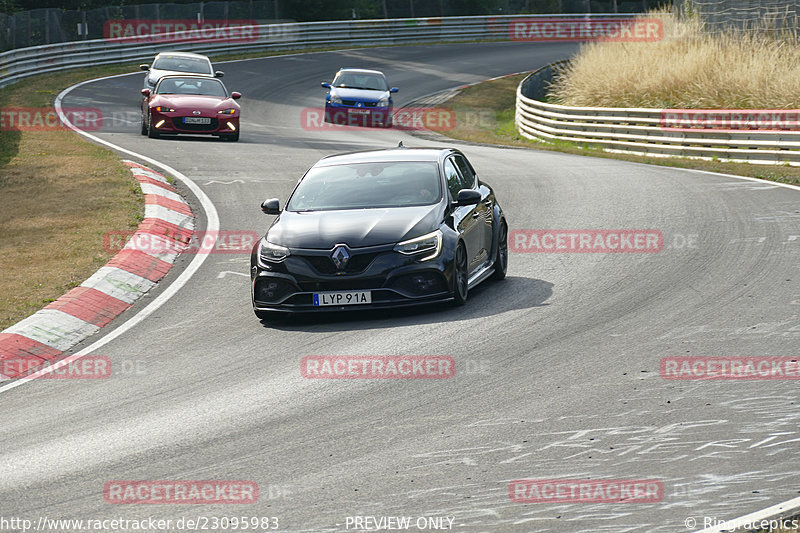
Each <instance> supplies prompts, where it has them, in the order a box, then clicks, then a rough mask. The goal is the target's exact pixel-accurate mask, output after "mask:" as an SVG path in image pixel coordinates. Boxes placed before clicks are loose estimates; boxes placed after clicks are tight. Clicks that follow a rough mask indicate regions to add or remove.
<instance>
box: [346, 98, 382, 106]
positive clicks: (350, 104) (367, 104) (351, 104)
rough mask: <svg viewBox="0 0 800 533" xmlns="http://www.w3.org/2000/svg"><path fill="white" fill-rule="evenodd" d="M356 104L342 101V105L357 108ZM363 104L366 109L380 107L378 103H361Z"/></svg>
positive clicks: (352, 101)
mask: <svg viewBox="0 0 800 533" xmlns="http://www.w3.org/2000/svg"><path fill="white" fill-rule="evenodd" d="M356 102H357V101H356V100H342V105H346V106H350V107H355V105H356ZM361 104H362V105H363V106H364V107H376V106H377V105H378V102H361Z"/></svg>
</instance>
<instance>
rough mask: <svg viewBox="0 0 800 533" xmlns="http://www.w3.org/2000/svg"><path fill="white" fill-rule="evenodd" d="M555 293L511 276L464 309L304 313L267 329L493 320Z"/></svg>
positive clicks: (488, 284)
mask: <svg viewBox="0 0 800 533" xmlns="http://www.w3.org/2000/svg"><path fill="white" fill-rule="evenodd" d="M552 294H553V284H552V283H550V282H547V281H543V280H540V279H532V278H523V277H508V278H506V279H505V280H503V281H501V282H492V281H485V282H483V283H481V284H480V285H478V286H477V287H476V288H475V289H473V290H471V291H470V292H469V299H468V300H467V303H466V304H465V305H464V306H463V307H452V306H451V305H449V304H447V303H443V304H429V305H420V306H415V307H405V308H400V309H369V310H363V311H347V312H323V313H302V314H296V315H286V316H278V318H276V319H270V320H262V321H261V323H262V325H263V326H264V327H265V328H270V329H276V330H281V331H304V330H313V331H353V330H368V329H378V328H394V327H400V326H409V325H420V324H439V323H442V322H455V321H458V320H470V319H473V318H481V317H489V316H492V315H498V314H500V313H504V312H506V311H513V310H516V309H529V308H533V307H543V306H546V305H548V304H547V303H545V302H546V301H547V300H548V299H549V298H550V296H552Z"/></svg>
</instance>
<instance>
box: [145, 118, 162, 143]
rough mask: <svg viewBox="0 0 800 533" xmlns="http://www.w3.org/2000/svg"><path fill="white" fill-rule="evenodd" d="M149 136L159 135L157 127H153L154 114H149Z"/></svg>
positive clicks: (154, 137) (156, 136)
mask: <svg viewBox="0 0 800 533" xmlns="http://www.w3.org/2000/svg"><path fill="white" fill-rule="evenodd" d="M147 136H148V137H150V138H151V139H158V137H159V135H158V132H157V131H156V129H155V128H154V127H153V117H152V115H148V117H147Z"/></svg>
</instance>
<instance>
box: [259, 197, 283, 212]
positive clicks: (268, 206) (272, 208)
mask: <svg viewBox="0 0 800 533" xmlns="http://www.w3.org/2000/svg"><path fill="white" fill-rule="evenodd" d="M261 211H262V212H263V213H264V214H265V215H280V214H281V206H280V202H279V201H278V199H277V198H270V199H269V200H264V201H263V202H262V203H261Z"/></svg>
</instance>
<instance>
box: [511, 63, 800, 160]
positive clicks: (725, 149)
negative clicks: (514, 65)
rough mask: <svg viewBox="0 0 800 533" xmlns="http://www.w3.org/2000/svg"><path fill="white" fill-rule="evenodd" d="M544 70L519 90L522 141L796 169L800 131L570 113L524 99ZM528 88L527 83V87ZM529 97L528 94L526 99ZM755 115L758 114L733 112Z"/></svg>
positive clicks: (608, 112)
mask: <svg viewBox="0 0 800 533" xmlns="http://www.w3.org/2000/svg"><path fill="white" fill-rule="evenodd" d="M548 68H551V65H548V66H546V67H543V68H542V69H539V70H538V71H536V72H534V73H532V74H531V75H529V76H528V77H526V78H525V79H524V80H523V81H522V82H521V83H520V84H519V86H518V87H517V98H516V112H515V120H516V125H517V130H518V131H519V133H520V135H522V136H523V137H526V138H529V139H539V140H544V141H555V140H560V141H570V142H575V143H580V144H590V145H596V146H599V147H601V148H602V149H604V150H607V151H619V152H629V153H635V154H639V155H650V156H661V157H669V156H677V157H693V158H700V159H707V160H711V159H720V160H729V161H738V162H749V163H762V164H780V163H788V164H792V165H800V127H798V125H797V124H794V127H793V128H791V129H786V130H781V131H773V130H769V131H765V130H759V129H715V128H707V127H703V128H672V127H669V121H668V120H667V121H665V117H667V116H669V113H671V112H675V111H677V110H670V109H642V108H615V107H570V106H563V105H557V104H551V103H548V102H543V101H541V100H539V99H536V98H534V97H530V96H528V95H526V94H525V92H526V89H528V90H531V91H532V92H536V91H535V90H533V89H532V88H535V87H539V86H540V85H541V84H537V83H535V82H531V81H529V79H539V78H541V77H542V72H544V71H545V70H546V69H548ZM526 82H527V83H526ZM529 94H531V93H529ZM737 111H738V112H741V113H742V114H744V115H746V114H748V112H750V113H752V114H759V113H760V111H757V110H737Z"/></svg>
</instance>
